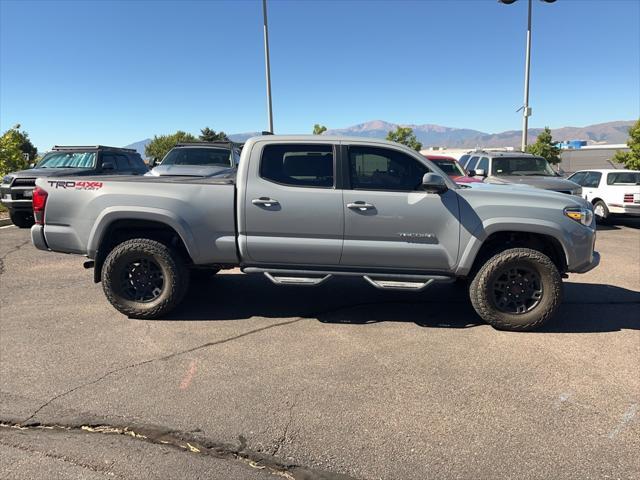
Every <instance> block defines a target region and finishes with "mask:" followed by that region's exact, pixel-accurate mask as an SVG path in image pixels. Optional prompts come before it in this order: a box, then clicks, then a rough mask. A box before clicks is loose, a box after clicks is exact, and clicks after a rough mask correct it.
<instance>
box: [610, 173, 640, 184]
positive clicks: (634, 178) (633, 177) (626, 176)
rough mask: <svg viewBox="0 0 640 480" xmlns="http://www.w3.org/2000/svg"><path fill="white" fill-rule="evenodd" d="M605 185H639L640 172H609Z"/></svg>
mask: <svg viewBox="0 0 640 480" xmlns="http://www.w3.org/2000/svg"><path fill="white" fill-rule="evenodd" d="M607 185H640V172H615V173H609V174H607Z"/></svg>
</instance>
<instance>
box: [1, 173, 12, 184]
mask: <svg viewBox="0 0 640 480" xmlns="http://www.w3.org/2000/svg"><path fill="white" fill-rule="evenodd" d="M12 180H13V177H12V176H11V175H5V176H4V177H3V178H2V183H3V184H7V183H11V181H12Z"/></svg>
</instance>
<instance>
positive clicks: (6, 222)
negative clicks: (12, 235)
mask: <svg viewBox="0 0 640 480" xmlns="http://www.w3.org/2000/svg"><path fill="white" fill-rule="evenodd" d="M11 224H12V222H11V219H10V218H0V227H4V226H6V225H11Z"/></svg>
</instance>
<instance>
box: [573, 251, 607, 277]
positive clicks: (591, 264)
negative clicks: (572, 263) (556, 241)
mask: <svg viewBox="0 0 640 480" xmlns="http://www.w3.org/2000/svg"><path fill="white" fill-rule="evenodd" d="M598 265H600V254H599V253H598V252H593V255H592V257H591V261H590V262H589V263H587V264H585V265H582V266H580V267H578V268H574V269H572V270H571V271H572V272H573V273H587V272H588V271H590V270H593V269H594V268H596V267H597V266H598Z"/></svg>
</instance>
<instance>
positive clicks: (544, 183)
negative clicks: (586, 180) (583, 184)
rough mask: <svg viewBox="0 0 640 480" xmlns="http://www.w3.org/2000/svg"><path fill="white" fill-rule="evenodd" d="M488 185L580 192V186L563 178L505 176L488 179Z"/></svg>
mask: <svg viewBox="0 0 640 480" xmlns="http://www.w3.org/2000/svg"><path fill="white" fill-rule="evenodd" d="M487 183H494V184H503V185H504V184H507V183H512V184H516V185H529V186H531V187H535V188H542V189H544V190H555V191H556V192H575V191H578V190H580V185H578V184H577V183H574V182H572V181H570V180H567V179H566V178H561V177H536V176H532V175H529V176H522V175H505V176H499V177H488V178H487Z"/></svg>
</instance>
